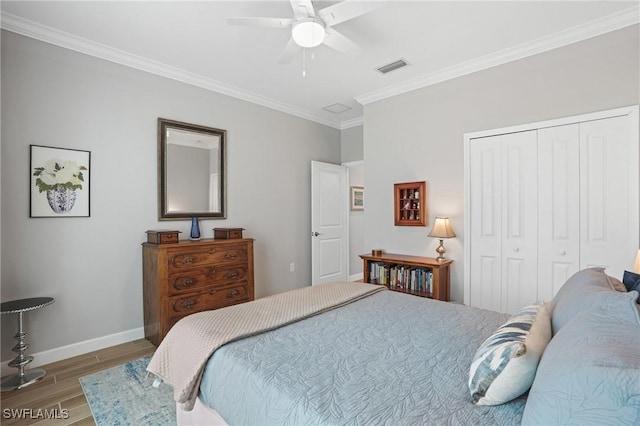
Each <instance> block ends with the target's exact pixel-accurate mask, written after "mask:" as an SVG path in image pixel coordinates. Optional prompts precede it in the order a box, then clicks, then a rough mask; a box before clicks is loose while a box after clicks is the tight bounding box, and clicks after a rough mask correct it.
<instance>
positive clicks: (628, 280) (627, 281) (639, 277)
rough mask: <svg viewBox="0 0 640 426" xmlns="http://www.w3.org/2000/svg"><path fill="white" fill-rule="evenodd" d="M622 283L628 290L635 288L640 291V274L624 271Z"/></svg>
mask: <svg viewBox="0 0 640 426" xmlns="http://www.w3.org/2000/svg"><path fill="white" fill-rule="evenodd" d="M622 284H624V286H625V287H626V288H627V291H632V290H635V291H637V292H639V293H640V274H634V273H633V272H629V271H624V275H623V276H622ZM638 303H640V301H639V302H638Z"/></svg>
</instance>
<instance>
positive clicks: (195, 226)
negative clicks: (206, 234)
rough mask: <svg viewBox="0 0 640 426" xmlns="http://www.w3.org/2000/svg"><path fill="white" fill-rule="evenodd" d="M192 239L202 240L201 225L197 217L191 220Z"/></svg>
mask: <svg viewBox="0 0 640 426" xmlns="http://www.w3.org/2000/svg"><path fill="white" fill-rule="evenodd" d="M191 239H192V240H199V239H200V223H198V218H197V217H193V218H192V219H191Z"/></svg>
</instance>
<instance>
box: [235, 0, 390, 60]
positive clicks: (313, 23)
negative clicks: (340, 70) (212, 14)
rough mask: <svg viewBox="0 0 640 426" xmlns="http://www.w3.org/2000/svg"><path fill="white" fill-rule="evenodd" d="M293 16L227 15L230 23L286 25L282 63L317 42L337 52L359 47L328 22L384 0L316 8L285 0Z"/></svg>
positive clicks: (355, 50)
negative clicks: (232, 16)
mask: <svg viewBox="0 0 640 426" xmlns="http://www.w3.org/2000/svg"><path fill="white" fill-rule="evenodd" d="M289 1H290V3H291V8H292V9H293V18H262V17H247V18H227V22H228V23H229V24H231V25H251V26H260V27H269V28H290V30H291V38H290V39H289V42H288V43H287V45H286V46H285V48H284V51H283V52H282V54H281V55H280V58H279V60H278V62H279V63H281V64H285V63H288V62H290V61H291V59H292V58H293V57H294V56H295V55H296V53H298V52H299V51H300V49H302V48H310V47H316V46H319V45H320V44H324V45H326V46H329V47H331V48H332V49H334V50H337V51H338V52H341V53H346V54H357V53H359V52H360V51H361V50H362V49H360V47H358V46H357V45H356V44H355V43H354V42H352V41H351V40H349V39H348V38H347V37H345V36H344V35H342V34H341V33H339V32H338V31H336V30H335V29H333V28H332V26H334V25H337V24H340V23H342V22H345V21H348V20H350V19H353V18H356V17H358V16H361V15H364V14H365V13H367V12H370V11H372V10H375V9H377V8H379V7H382V6H384V5H385V3H386V2H385V1H379V0H378V1H369V2H363V1H354V0H344V1H342V2H340V3H336V4H333V5H331V6H327V7H325V8H324V9H320V10H318V11H317V12H316V10H315V9H314V7H313V4H312V3H311V0H289Z"/></svg>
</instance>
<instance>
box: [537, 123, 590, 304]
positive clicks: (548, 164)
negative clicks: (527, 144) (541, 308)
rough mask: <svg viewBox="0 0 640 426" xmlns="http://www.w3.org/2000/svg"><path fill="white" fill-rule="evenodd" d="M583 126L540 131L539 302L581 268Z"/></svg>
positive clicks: (549, 296)
mask: <svg viewBox="0 0 640 426" xmlns="http://www.w3.org/2000/svg"><path fill="white" fill-rule="evenodd" d="M579 138H580V133H579V125H578V124H571V125H566V126H559V127H549V128H546V129H540V130H538V299H539V300H551V299H552V298H553V296H554V295H555V294H556V292H557V291H558V289H560V287H561V286H562V284H564V282H565V281H566V280H567V279H568V278H569V277H570V276H571V275H573V274H574V273H576V272H577V271H578V270H579V269H580V222H579V220H580V214H579V209H580V195H579V194H580V192H579V191H580V170H579V164H580V162H579V158H580V154H579Z"/></svg>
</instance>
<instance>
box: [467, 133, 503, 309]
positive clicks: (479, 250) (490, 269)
mask: <svg viewBox="0 0 640 426" xmlns="http://www.w3.org/2000/svg"><path fill="white" fill-rule="evenodd" d="M500 138H501V136H491V137H487V138H479V139H475V140H473V141H472V142H471V143H470V144H469V151H470V155H469V157H470V159H471V161H470V162H469V166H470V181H471V182H472V184H471V187H470V190H471V191H470V196H471V205H472V206H474V209H473V214H471V215H469V219H470V222H469V223H470V232H471V256H470V261H469V268H470V270H471V273H470V276H471V277H473V285H472V286H470V288H469V297H468V299H465V303H466V304H469V305H472V306H476V307H479V308H485V309H490V310H493V311H500V308H501V305H500V304H501V302H502V286H501V285H500V283H501V275H502V225H501V211H502V187H501V185H500V182H501V180H502V178H501V174H502V167H501V163H502V156H501V148H500V147H501V145H500Z"/></svg>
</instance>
